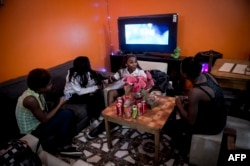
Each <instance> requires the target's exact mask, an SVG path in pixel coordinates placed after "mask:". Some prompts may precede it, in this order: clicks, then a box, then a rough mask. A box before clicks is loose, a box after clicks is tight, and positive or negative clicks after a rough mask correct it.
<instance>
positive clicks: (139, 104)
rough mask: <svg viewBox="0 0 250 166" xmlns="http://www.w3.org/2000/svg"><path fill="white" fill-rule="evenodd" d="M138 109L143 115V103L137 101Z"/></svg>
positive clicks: (140, 114)
mask: <svg viewBox="0 0 250 166" xmlns="http://www.w3.org/2000/svg"><path fill="white" fill-rule="evenodd" d="M137 109H138V112H139V116H142V115H143V108H142V103H137Z"/></svg>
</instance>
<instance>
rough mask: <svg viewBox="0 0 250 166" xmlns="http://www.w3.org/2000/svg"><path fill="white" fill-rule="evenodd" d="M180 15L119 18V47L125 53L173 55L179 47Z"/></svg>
mask: <svg viewBox="0 0 250 166" xmlns="http://www.w3.org/2000/svg"><path fill="white" fill-rule="evenodd" d="M177 25H178V15H177V14H176V13H173V14H159V15H146V16H133V17H120V18H118V36H119V47H120V50H121V51H122V52H125V53H155V52H159V53H172V52H173V50H174V49H175V48H176V46H177Z"/></svg>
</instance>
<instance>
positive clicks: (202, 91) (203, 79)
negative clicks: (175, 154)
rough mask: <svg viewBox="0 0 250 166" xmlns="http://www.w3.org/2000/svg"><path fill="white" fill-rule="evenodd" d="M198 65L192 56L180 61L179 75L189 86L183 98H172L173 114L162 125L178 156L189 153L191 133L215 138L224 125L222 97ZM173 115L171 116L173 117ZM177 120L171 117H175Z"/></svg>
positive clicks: (217, 87)
mask: <svg viewBox="0 0 250 166" xmlns="http://www.w3.org/2000/svg"><path fill="white" fill-rule="evenodd" d="M201 68H202V66H201V63H200V62H199V61H198V59H197V58H195V57H187V58H185V59H183V61H182V63H181V65H180V70H181V74H182V75H183V76H184V77H185V78H186V79H188V80H190V81H191V82H192V84H193V86H192V88H191V89H190V90H189V92H188V95H187V96H178V97H177V98H176V109H175V110H176V112H175V113H176V115H177V116H174V118H173V119H170V120H169V121H168V122H167V123H166V125H165V126H164V131H165V132H166V134H168V135H169V136H170V137H171V138H172V139H173V142H174V145H176V146H177V147H176V148H179V149H180V155H181V157H186V155H187V154H188V152H189V149H190V145H191V139H192V134H206V135H215V134H218V133H220V132H221V131H222V130H223V128H224V126H225V124H226V116H227V114H226V109H225V103H224V95H223V92H222V89H221V88H220V87H219V85H218V83H217V81H216V80H215V78H214V77H213V76H212V75H211V74H209V73H201ZM173 115H174V114H173ZM178 116H179V117H180V118H175V117H178Z"/></svg>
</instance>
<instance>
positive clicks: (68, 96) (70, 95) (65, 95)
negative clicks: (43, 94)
mask: <svg viewBox="0 0 250 166" xmlns="http://www.w3.org/2000/svg"><path fill="white" fill-rule="evenodd" d="M71 97H72V94H71V93H66V94H64V98H65V99H66V100H69V99H70V98H71Z"/></svg>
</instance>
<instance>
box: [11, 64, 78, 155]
mask: <svg viewBox="0 0 250 166" xmlns="http://www.w3.org/2000/svg"><path fill="white" fill-rule="evenodd" d="M27 85H28V89H26V90H25V91H24V92H23V93H22V95H21V96H19V98H18V102H17V105H16V111H15V115H16V120H17V124H18V127H19V130H20V133H21V134H29V133H30V134H32V135H34V136H36V137H37V138H39V141H40V142H41V145H42V147H43V149H44V150H46V151H48V152H50V153H58V152H59V153H61V154H65V155H71V154H74V155H76V154H78V155H80V154H81V152H77V150H76V148H75V147H72V146H71V141H72V138H73V133H72V131H73V129H74V125H75V123H74V121H73V119H74V114H73V112H72V111H70V110H68V109H61V106H62V105H63V104H64V103H65V102H66V99H65V98H64V97H61V98H60V100H59V102H58V104H57V105H56V106H55V107H54V108H53V109H51V110H48V107H47V104H46V101H45V98H44V95H45V94H46V93H47V92H49V91H50V90H51V88H52V82H51V75H50V73H49V72H48V71H47V70H46V69H42V68H36V69H33V70H31V71H30V72H29V74H28V77H27ZM51 136H55V140H54V141H53V143H51V142H48V140H51V139H50V138H51Z"/></svg>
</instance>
